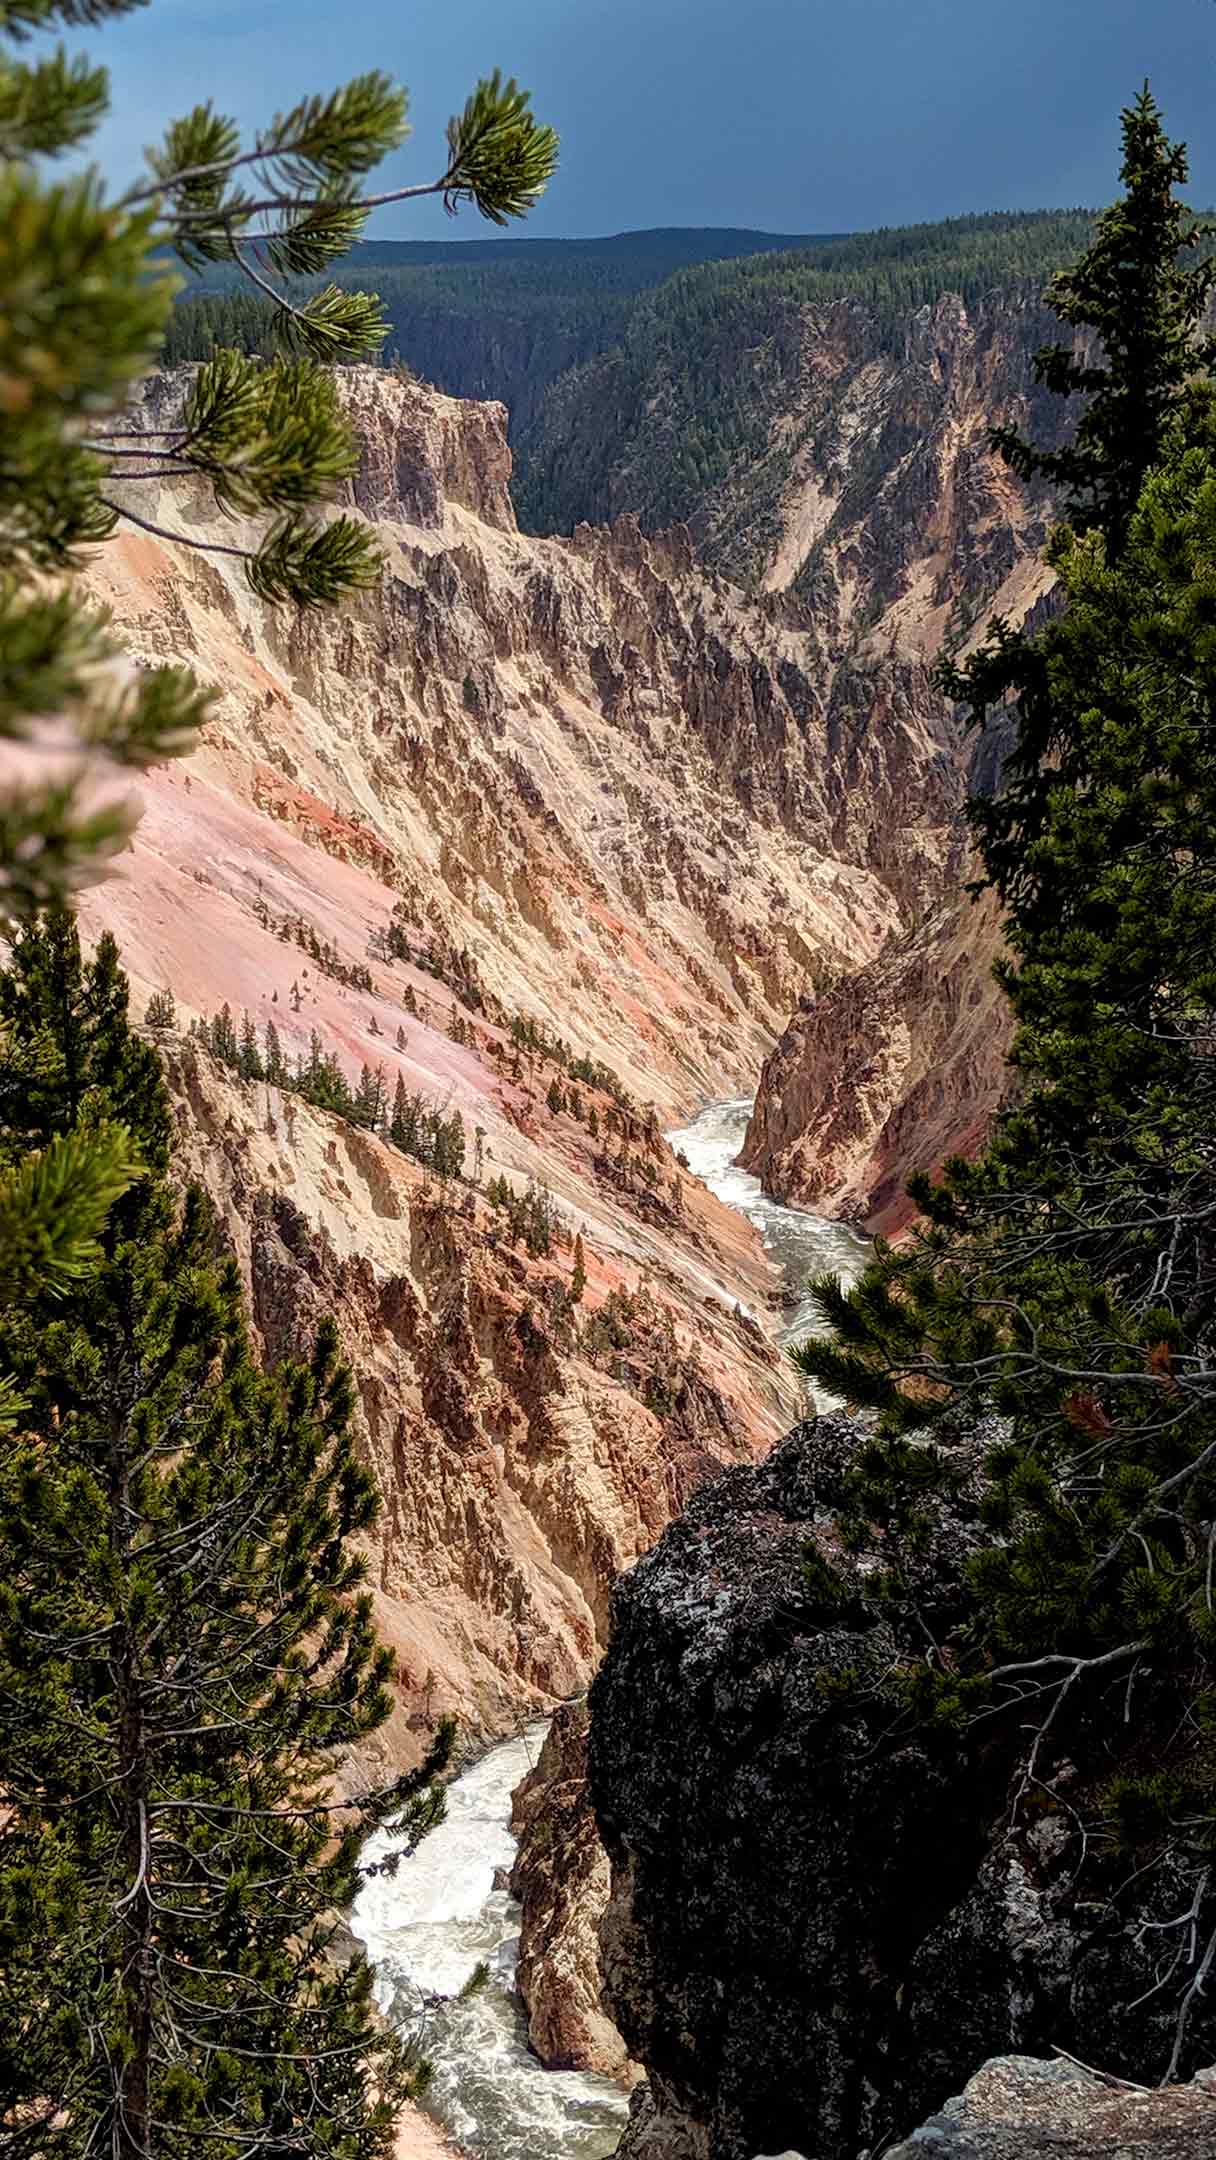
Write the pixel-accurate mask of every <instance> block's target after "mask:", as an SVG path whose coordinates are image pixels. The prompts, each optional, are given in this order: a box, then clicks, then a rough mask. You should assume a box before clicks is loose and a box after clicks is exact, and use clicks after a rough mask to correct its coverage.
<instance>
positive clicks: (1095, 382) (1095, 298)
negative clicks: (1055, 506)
mask: <svg viewBox="0 0 1216 2160" xmlns="http://www.w3.org/2000/svg"><path fill="white" fill-rule="evenodd" d="M1120 177H1121V179H1122V181H1123V184H1124V192H1123V194H1122V195H1121V196H1120V197H1119V199H1118V201H1117V202H1115V203H1114V204H1113V205H1112V206H1111V208H1110V209H1109V210H1106V211H1104V212H1103V214H1102V216H1101V217H1100V218H1099V220H1098V229H1097V233H1096V235H1095V238H1094V242H1093V245H1092V246H1091V247H1090V248H1088V249H1087V250H1086V252H1085V254H1084V255H1083V256H1082V257H1081V259H1080V261H1079V262H1078V263H1076V265H1075V266H1074V267H1073V268H1072V269H1071V270H1062V271H1060V272H1059V273H1058V275H1057V276H1056V277H1055V278H1053V280H1052V282H1051V284H1050V285H1049V287H1048V290H1047V298H1048V299H1049V300H1050V302H1051V305H1052V306H1053V307H1054V309H1055V311H1056V313H1057V315H1059V316H1060V317H1061V318H1062V319H1063V321H1065V322H1067V323H1071V324H1072V325H1073V327H1074V329H1077V330H1080V331H1082V332H1085V333H1089V334H1090V335H1089V337H1088V338H1087V340H1086V343H1085V345H1083V346H1082V347H1081V349H1080V350H1077V349H1075V348H1074V347H1071V346H1067V345H1051V346H1048V347H1046V348H1045V349H1044V351H1042V352H1041V353H1039V354H1038V355H1037V357H1036V360H1035V374H1036V376H1037V378H1038V380H1039V381H1040V382H1041V383H1044V384H1045V385H1046V387H1047V388H1048V389H1049V390H1053V391H1055V392H1057V393H1058V394H1060V395H1061V396H1064V397H1073V396H1079V397H1083V398H1084V400H1085V403H1084V407H1083V410H1082V412H1081V415H1080V418H1079V419H1078V422H1077V427H1076V433H1075V435H1074V437H1073V440H1072V441H1071V443H1070V444H1069V445H1068V446H1067V447H1066V448H1065V449H1063V450H1051V451H1044V450H1039V449H1037V448H1036V447H1035V446H1034V444H1032V443H1029V442H1027V441H1026V440H1025V439H1024V438H1023V437H1022V436H1020V435H1019V434H1017V432H1016V431H1015V430H1014V429H1012V428H1000V429H998V430H996V432H995V434H994V438H993V439H994V441H995V442H996V444H997V445H998V447H999V448H1000V449H1001V450H1002V451H1003V452H1004V454H1005V456H1006V457H1007V459H1008V461H1009V463H1010V464H1011V465H1012V466H1013V467H1014V469H1015V471H1017V472H1019V473H1020V474H1021V475H1022V476H1023V478H1025V479H1032V478H1035V477H1040V476H1041V477H1042V478H1044V479H1047V480H1050V481H1051V482H1052V483H1053V484H1054V485H1055V487H1056V488H1057V489H1058V490H1059V491H1060V495H1061V501H1062V507H1063V510H1064V514H1065V516H1066V518H1067V520H1068V524H1069V526H1070V527H1071V529H1072V531H1073V532H1076V533H1084V532H1089V531H1090V530H1092V529H1095V528H1096V529H1097V530H1098V531H1100V532H1102V533H1104V534H1105V535H1106V538H1107V543H1108V547H1109V548H1110V549H1111V550H1112V551H1117V550H1118V549H1119V548H1121V547H1122V545H1123V542H1124V539H1125V538H1126V534H1127V529H1128V525H1129V523H1130V521H1131V518H1132V514H1133V512H1134V510H1135V508H1136V504H1137V502H1138V501H1139V498H1140V491H1141V489H1142V487H1143V486H1144V482H1145V480H1146V479H1147V478H1148V475H1149V473H1150V472H1151V471H1152V469H1153V466H1154V465H1155V464H1156V463H1157V460H1158V458H1159V457H1160V455H1161V450H1162V446H1163V444H1164V443H1165V441H1166V439H1167V437H1168V435H1169V433H1170V430H1171V427H1172V426H1173V425H1174V423H1175V422H1176V420H1177V418H1178V416H1179V413H1180V411H1181V410H1182V408H1183V407H1184V406H1185V402H1186V395H1187V388H1188V385H1189V384H1190V382H1191V380H1192V378H1193V376H1194V373H1195V368H1196V364H1197V361H1200V360H1202V358H1203V357H1204V354H1203V353H1201V352H1197V350H1196V335H1197V333H1198V331H1199V330H1200V328H1201V327H1202V324H1203V320H1204V316H1205V313H1206V311H1207V305H1208V300H1209V298H1210V295H1211V292H1212V289H1213V285H1216V264H1214V263H1213V262H1212V261H1211V260H1210V259H1204V257H1205V251H1206V244H1207V242H1208V241H1209V240H1210V239H1211V237H1212V235H1213V231H1214V230H1216V228H1213V227H1212V226H1209V225H1204V224H1201V223H1200V222H1199V221H1198V220H1197V219H1196V218H1195V217H1194V216H1193V214H1192V213H1191V211H1190V210H1188V208H1187V207H1186V205H1185V203H1183V202H1182V200H1181V198H1180V196H1179V195H1178V193H1177V190H1178V189H1179V188H1182V187H1185V185H1186V182H1187V177H1188V171H1187V155H1186V150H1185V147H1184V146H1183V145H1182V144H1181V143H1172V142H1171V141H1170V140H1169V138H1168V136H1167V135H1166V132H1165V129H1164V127H1163V126H1162V121H1161V113H1160V110H1159V108H1158V106H1157V104H1156V102H1155V100H1154V99H1153V97H1152V96H1151V95H1150V92H1149V89H1148V86H1147V84H1146V85H1145V88H1144V89H1143V90H1142V91H1141V93H1140V96H1139V97H1138V98H1137V99H1136V101H1135V103H1134V105H1131V106H1129V107H1128V108H1127V110H1126V111H1125V112H1124V114H1123V163H1122V168H1121V172H1120ZM1196 256H1198V257H1199V258H1200V259H1199V260H1197V261H1196V260H1194V259H1193V258H1195V257H1196ZM1188 257H1190V258H1192V260H1191V261H1190V263H1189V264H1188V262H1187V258H1188ZM1095 344H1096V347H1097V350H1096V352H1095V351H1094V349H1093V348H1094V345H1095Z"/></svg>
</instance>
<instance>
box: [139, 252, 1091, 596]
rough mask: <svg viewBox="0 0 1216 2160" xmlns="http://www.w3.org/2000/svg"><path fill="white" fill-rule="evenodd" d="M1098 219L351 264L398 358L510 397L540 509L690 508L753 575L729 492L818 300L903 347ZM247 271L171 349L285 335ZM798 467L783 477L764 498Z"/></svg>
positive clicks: (250, 345)
mask: <svg viewBox="0 0 1216 2160" xmlns="http://www.w3.org/2000/svg"><path fill="white" fill-rule="evenodd" d="M1091 229H1092V219H1091V217H1090V214H1089V213H1088V212H1087V211H1084V210H1065V211H1037V212H993V213H990V214H988V215H985V216H979V217H965V218H951V219H948V220H946V221H944V222H942V223H940V224H935V225H911V226H905V227H892V228H885V229H883V230H881V231H878V232H872V233H853V234H837V235H834V236H833V235H804V236H801V237H798V238H791V237H790V236H783V235H780V234H771V233H754V232H731V231H723V230H713V229H710V230H703V231H696V230H682V229H679V228H676V229H671V230H659V231H654V232H641V233H623V234H619V235H615V236H613V237H611V238H608V239H604V240H591V241H556V240H554V241H545V240H517V241H475V242H448V243H443V242H425V241H420V242H375V241H369V242H367V243H365V245H364V246H363V247H361V248H359V249H357V250H355V252H354V253H353V255H352V256H351V257H350V258H349V260H348V261H346V262H345V263H343V264H341V265H339V268H338V271H337V277H338V280H339V282H340V283H342V284H343V285H345V286H351V287H356V288H361V289H370V290H374V291H377V292H378V293H379V294H380V296H381V299H382V301H383V304H384V310H385V314H386V316H387V317H388V320H389V323H390V332H389V337H388V339H387V341H386V344H385V348H384V357H385V359H386V360H390V361H391V360H393V359H400V360H401V361H402V362H403V363H404V364H406V365H407V366H408V367H409V368H410V369H411V370H413V371H414V372H415V373H417V374H419V375H421V376H423V377H425V378H426V379H427V380H428V381H430V382H433V383H435V384H436V385H437V386H438V387H439V388H440V389H442V390H446V391H449V392H450V393H452V394H453V395H455V396H460V397H492V398H501V399H502V400H503V401H504V402H505V403H506V404H507V406H508V407H509V408H510V411H511V439H512V445H513V448H514V452H515V480H514V493H515V500H516V505H517V508H518V511H519V516H520V522H521V524H522V525H523V526H524V527H525V528H526V529H527V530H529V531H532V532H538V533H548V532H569V531H570V530H571V529H572V527H573V526H574V525H575V524H577V523H578V522H579V520H580V519H587V520H589V521H591V522H592V523H603V522H605V521H607V520H610V519H611V518H613V517H615V516H617V515H618V514H619V513H620V512H621V511H622V510H632V511H635V512H636V513H637V515H638V516H639V518H640V519H641V522H642V524H643V526H644V527H645V528H647V529H650V530H654V529H657V528H659V527H661V526H663V525H667V524H671V523H674V522H677V521H682V520H687V521H689V522H691V523H692V525H693V527H694V530H695V531H696V532H697V535H698V538H699V540H700V542H701V544H702V546H703V547H704V548H705V550H706V552H707V554H708V555H709V556H710V557H711V558H717V559H721V560H722V561H723V562H724V564H725V565H726V566H728V567H730V568H732V569H733V570H735V571H736V572H738V573H740V574H745V573H746V564H745V562H744V560H743V558H742V557H741V556H740V555H739V551H738V548H737V547H736V546H734V545H733V544H732V543H731V542H730V540H729V539H726V538H721V537H720V534H721V532H722V529H723V528H722V521H721V519H720V517H718V516H717V514H716V513H711V508H710V506H712V505H713V504H714V503H715V499H716V498H717V497H719V496H720V495H721V494H722V491H724V490H726V491H729V490H730V489H731V488H732V487H733V486H734V485H735V481H736V478H737V476H738V475H739V474H740V473H741V472H743V471H745V470H746V471H753V470H754V469H755V468H756V467H757V466H758V464H759V462H760V461H761V460H762V459H769V460H771V459H772V457H773V454H774V429H775V427H776V426H777V424H778V423H779V422H780V420H781V419H782V416H783V415H784V414H786V413H788V412H789V411H790V410H791V409H792V408H793V406H794V405H796V402H797V397H798V386H799V381H800V378H801V377H802V375H803V373H804V369H805V356H806V349H807V319H808V314H809V313H810V312H811V311H813V310H824V309H827V308H829V307H833V306H837V307H838V306H840V305H842V304H849V303H852V304H853V305H855V306H856V307H857V308H859V309H862V310H864V311H865V313H866V316H867V326H868V335H869V336H870V338H871V339H872V340H873V341H874V345H875V350H877V351H890V350H893V349H896V348H897V347H898V345H899V342H900V340H901V338H902V336H903V335H904V326H905V325H906V324H907V321H908V318H909V315H910V314H912V313H914V312H915V311H916V310H918V309H920V308H922V307H925V306H927V305H931V304H932V303H934V302H935V301H937V300H938V299H940V298H941V297H942V295H943V294H946V293H957V294H958V295H959V296H960V298H961V299H962V301H963V302H964V304H965V305H966V306H967V307H968V308H969V309H972V310H974V309H978V308H984V307H989V306H998V307H999V306H1004V305H1008V304H1014V305H1023V304H1025V305H1029V304H1031V303H1032V302H1034V301H1035V300H1036V299H1037V296H1038V294H1039V292H1040V291H1041V289H1042V287H1043V286H1044V284H1045V283H1046V282H1047V280H1048V278H1049V277H1051V276H1052V275H1053V274H1054V273H1055V271H1057V270H1058V269H1060V268H1062V267H1063V266H1064V265H1065V264H1066V263H1068V262H1070V261H1072V260H1074V259H1075V257H1076V255H1077V253H1078V252H1079V250H1080V249H1081V248H1082V247H1084V246H1085V244H1086V243H1087V241H1088V238H1089V235H1090V232H1091ZM300 282H301V289H305V288H306V285H307V282H308V281H300ZM231 283H232V280H231V273H230V272H228V271H226V270H223V269H221V270H219V271H218V272H211V271H208V272H207V273H206V274H205V280H204V281H200V282H197V283H196V284H195V285H194V286H193V287H192V288H191V290H190V291H189V292H188V293H187V295H185V296H184V297H183V299H182V300H181V301H180V302H179V305H178V309H177V313H176V316H175V318H174V322H173V324H172V325H171V328H170V333H169V338H168V341H167V344H166V348H165V357H166V360H167V361H169V362H175V361H179V360H188V359H197V358H200V357H202V356H203V355H204V354H205V353H207V352H209V351H210V350H211V349H212V346H213V345H214V344H217V343H218V344H233V345H236V346H238V347H239V348H240V349H242V350H244V351H247V352H261V351H268V350H270V349H271V344H272V339H273V311H272V309H271V307H270V305H269V303H266V304H265V305H263V304H261V303H260V302H259V301H258V299H257V298H256V296H254V295H251V294H249V292H248V289H247V288H246V289H244V290H240V291H236V290H233V289H231ZM778 459H779V452H778ZM779 483H780V474H779V473H777V472H773V473H771V474H768V475H767V476H766V478H765V483H764V488H763V493H764V496H765V499H766V500H768V499H770V498H771V500H772V501H775V500H776V498H777V494H778V492H779ZM746 515H747V518H748V519H751V518H752V517H753V515H754V505H752V506H749V507H747V508H746Z"/></svg>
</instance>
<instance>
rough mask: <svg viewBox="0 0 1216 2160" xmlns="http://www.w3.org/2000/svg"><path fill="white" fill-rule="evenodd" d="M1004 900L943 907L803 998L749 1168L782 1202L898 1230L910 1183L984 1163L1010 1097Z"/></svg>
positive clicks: (767, 1068) (780, 1053)
mask: <svg viewBox="0 0 1216 2160" xmlns="http://www.w3.org/2000/svg"><path fill="white" fill-rule="evenodd" d="M1000 949H1001V934H1000V910H999V907H998V905H997V901H996V898H995V895H993V894H991V893H986V894H985V895H984V896H983V897H982V898H981V899H979V900H978V901H973V900H971V899H969V898H968V897H966V896H965V895H960V896H959V897H957V898H954V899H951V900H948V901H944V902H943V903H942V904H941V906H940V907H938V908H936V909H935V910H934V911H933V912H932V913H931V915H930V916H929V918H928V920H927V921H926V922H925V923H924V924H923V925H922V926H921V927H920V928H919V929H917V930H915V931H913V932H911V933H910V934H909V935H906V936H903V937H898V938H893V939H892V941H891V943H890V945H889V946H888V948H887V949H886V951H884V952H883V953H880V954H879V956H878V958H877V959H876V960H871V961H869V962H867V964H866V966H865V967H863V968H859V969H858V971H857V972H856V974H854V975H847V976H844V977H843V978H842V979H841V980H840V981H839V982H838V983H835V984H833V985H832V986H831V987H830V988H829V989H827V990H825V991H823V992H821V993H820V994H819V995H818V996H811V997H807V998H806V999H804V1001H803V1003H802V1005H801V1006H800V1007H799V1009H798V1011H797V1012H796V1013H795V1014H794V1016H793V1018H792V1019H791V1021H790V1023H789V1026H788V1027H787V1028H786V1030H785V1033H784V1034H783V1035H782V1037H781V1039H780V1041H779V1042H778V1044H777V1046H776V1048H775V1049H774V1050H773V1051H771V1052H770V1054H769V1056H768V1057H767V1058H766V1060H765V1062H764V1067H763V1070H762V1072H761V1075H760V1085H759V1087H758V1089H757V1091H756V1104H755V1109H754V1110H753V1113H752V1116H751V1120H750V1122H749V1125H748V1129H747V1137H746V1139H745V1141H744V1145H743V1151H742V1154H741V1156H740V1160H741V1162H742V1163H743V1165H744V1167H745V1168H746V1169H748V1170H750V1171H752V1172H753V1173H754V1175H755V1176H757V1177H758V1178H759V1179H760V1181H761V1183H762V1184H763V1186H764V1189H765V1191H766V1192H768V1193H771V1194H772V1196H773V1197H774V1199H778V1200H783V1201H786V1202H787V1203H789V1204H792V1205H794V1206H803V1207H813V1208H816V1209H818V1210H819V1212H820V1213H822V1214H825V1215H836V1216H842V1217H845V1218H846V1219H848V1220H849V1221H855V1222H859V1223H863V1224H864V1225H865V1226H866V1227H867V1228H868V1229H870V1230H873V1231H876V1232H882V1233H884V1234H888V1235H889V1234H890V1233H891V1232H892V1231H895V1230H898V1229H899V1228H900V1227H901V1226H902V1225H903V1224H904V1223H905V1222H906V1221H907V1220H908V1219H909V1217H910V1216H911V1214H912V1213H913V1212H914V1210H913V1208H912V1205H911V1202H910V1201H909V1200H908V1197H907V1191H906V1185H907V1178H908V1175H909V1173H910V1172H911V1171H913V1170H929V1171H935V1170H937V1169H939V1168H940V1166H941V1164H942V1163H943V1162H945V1161H946V1160H947V1158H948V1157H949V1156H951V1155H972V1154H974V1153H975V1151H976V1149H977V1148H978V1147H979V1146H980V1144H981V1143H982V1141H983V1138H984V1135H985V1133H986V1132H987V1129H988V1126H989V1124H990V1123H991V1120H992V1117H993V1115H994V1113H995V1111H996V1109H997V1107H998V1105H999V1104H1000V1102H1001V1099H1002V1097H1003V1095H1004V1094H1005V1092H1006V1090H1007V1088H1008V1084H1009V1076H1008V1070H1007V1068H1006V1065H1005V1054H1006V1052H1007V1050H1008V1047H1009V1041H1010V1037H1011V1034H1012V1028H1013V1020H1012V1012H1011V1009H1010V1007H1009V1004H1008V1001H1007V1000H1006V998H1005V996H1004V994H1003V992H1002V991H1001V990H1000V988H999V986H998V984H997V983H996V981H995V979H994V977H993V973H992V969H993V963H994V961H995V959H996V957H997V955H998V953H999V951H1000Z"/></svg>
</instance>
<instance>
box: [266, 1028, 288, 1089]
mask: <svg viewBox="0 0 1216 2160" xmlns="http://www.w3.org/2000/svg"><path fill="white" fill-rule="evenodd" d="M265 1042H266V1053H265V1058H264V1061H263V1062H264V1069H265V1074H266V1078H267V1080H268V1081H269V1082H270V1085H271V1087H282V1086H283V1083H284V1081H285V1080H286V1078H287V1067H286V1064H285V1063H284V1060H283V1050H282V1045H281V1044H280V1042H279V1031H278V1029H277V1027H276V1026H275V1024H274V1021H273V1020H268V1021H267V1022H266V1029H265Z"/></svg>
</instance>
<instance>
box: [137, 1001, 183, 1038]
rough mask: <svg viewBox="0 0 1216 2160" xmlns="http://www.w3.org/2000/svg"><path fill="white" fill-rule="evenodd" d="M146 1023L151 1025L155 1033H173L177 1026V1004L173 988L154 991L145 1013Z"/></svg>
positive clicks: (147, 1025)
mask: <svg viewBox="0 0 1216 2160" xmlns="http://www.w3.org/2000/svg"><path fill="white" fill-rule="evenodd" d="M144 1025H145V1027H150V1028H151V1030H152V1032H153V1034H154V1035H171V1034H172V1032H173V1030H174V1028H175V1027H176V1026H177V1006H176V1004H175V1003H174V1000H173V992H172V991H171V990H154V991H153V992H152V995H151V997H150V998H149V999H148V1010H147V1012H146V1013H145V1014H144Z"/></svg>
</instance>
